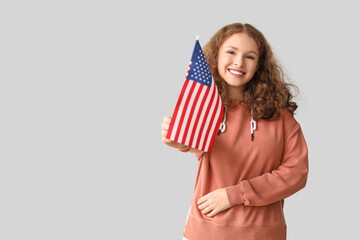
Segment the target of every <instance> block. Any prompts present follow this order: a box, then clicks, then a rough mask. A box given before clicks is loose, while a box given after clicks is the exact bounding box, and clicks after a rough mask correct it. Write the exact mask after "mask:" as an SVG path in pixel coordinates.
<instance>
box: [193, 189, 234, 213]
mask: <svg viewBox="0 0 360 240" xmlns="http://www.w3.org/2000/svg"><path fill="white" fill-rule="evenodd" d="M197 204H198V208H199V209H200V210H202V211H201V213H202V214H207V213H209V212H210V213H209V214H207V215H206V216H208V217H213V216H215V215H216V214H218V213H219V212H222V211H224V210H226V209H228V208H230V202H229V199H228V196H227V193H226V189H225V188H219V189H216V190H215V191H212V192H210V193H208V194H206V195H205V196H202V197H201V198H200V199H199V200H198V201H197Z"/></svg>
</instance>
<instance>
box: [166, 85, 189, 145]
mask: <svg viewBox="0 0 360 240" xmlns="http://www.w3.org/2000/svg"><path fill="white" fill-rule="evenodd" d="M193 82H194V81H189V83H188V85H187V87H186V89H185V92H184V96H183V98H182V100H181V103H180V106H179V109H178V114H177V116H176V119H175V123H174V126H173V130H172V132H171V137H170V140H174V139H175V135H176V132H177V128H178V126H179V122H180V118H181V115H182V114H181V113H182V112H183V109H184V105H185V101H186V99H187V96H188V95H189V92H190V88H191V86H192V84H193Z"/></svg>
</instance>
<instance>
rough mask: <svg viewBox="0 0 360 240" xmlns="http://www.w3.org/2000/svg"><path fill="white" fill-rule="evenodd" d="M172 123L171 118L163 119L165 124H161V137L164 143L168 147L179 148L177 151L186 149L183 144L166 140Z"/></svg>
mask: <svg viewBox="0 0 360 240" xmlns="http://www.w3.org/2000/svg"><path fill="white" fill-rule="evenodd" d="M170 122H171V117H168V116H165V117H164V118H163V122H162V124H161V136H162V141H163V143H165V144H166V145H168V146H170V147H173V148H177V149H183V148H185V145H184V144H181V143H178V142H175V141H172V140H170V139H167V138H166V135H167V133H168V130H169V126H170Z"/></svg>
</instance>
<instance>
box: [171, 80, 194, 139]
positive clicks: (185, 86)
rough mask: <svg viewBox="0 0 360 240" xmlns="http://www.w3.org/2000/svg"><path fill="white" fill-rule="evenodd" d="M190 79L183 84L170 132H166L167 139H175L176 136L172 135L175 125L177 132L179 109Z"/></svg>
mask: <svg viewBox="0 0 360 240" xmlns="http://www.w3.org/2000/svg"><path fill="white" fill-rule="evenodd" d="M188 83H189V81H185V83H184V85H183V88H182V90H181V93H180V97H179V99H178V101H177V103H176V107H175V110H174V114H173V116H172V118H171V122H170V126H169V129H168V132H167V134H166V138H167V139H174V137H173V136H172V135H173V134H172V133H173V128H174V127H175V132H176V126H177V122H176V121H175V120H176V119H177V115H178V113H179V109H180V106H181V102H182V100H183V97H184V95H185V92H186V89H187V85H188Z"/></svg>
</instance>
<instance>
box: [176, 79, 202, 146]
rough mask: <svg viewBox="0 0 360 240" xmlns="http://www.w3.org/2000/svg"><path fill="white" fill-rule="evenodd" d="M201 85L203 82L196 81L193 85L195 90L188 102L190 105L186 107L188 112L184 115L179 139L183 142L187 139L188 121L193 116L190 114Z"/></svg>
mask: <svg viewBox="0 0 360 240" xmlns="http://www.w3.org/2000/svg"><path fill="white" fill-rule="evenodd" d="M200 85H202V84H198V83H194V85H193V90H192V92H191V98H190V101H189V103H188V106H187V107H186V113H185V116H184V120H183V123H182V125H181V126H182V127H181V131H180V135H179V138H178V141H179V142H181V143H184V142H185V139H186V138H184V134H185V132H187V129H188V128H187V125H188V123H190V120H191V118H192V115H190V114H191V109H192V106H194V100H195V97H196V95H197V94H196V93H197V92H198V90H199V87H200Z"/></svg>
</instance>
